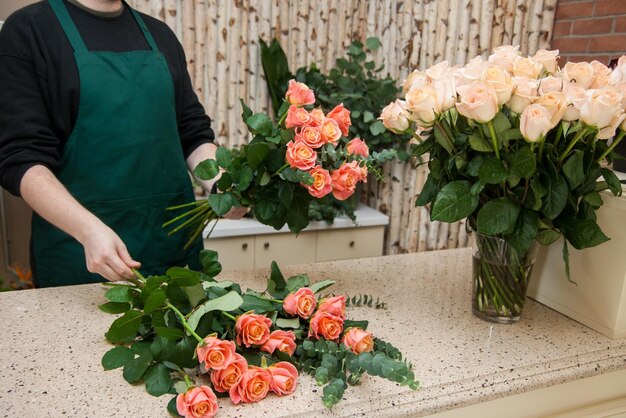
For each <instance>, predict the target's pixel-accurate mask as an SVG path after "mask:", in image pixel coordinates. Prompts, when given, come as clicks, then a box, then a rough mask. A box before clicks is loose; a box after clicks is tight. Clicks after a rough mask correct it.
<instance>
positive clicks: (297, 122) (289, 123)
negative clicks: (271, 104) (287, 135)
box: [285, 105, 311, 129]
mask: <svg viewBox="0 0 626 418" xmlns="http://www.w3.org/2000/svg"><path fill="white" fill-rule="evenodd" d="M310 122H311V115H309V112H307V111H306V109H304V108H302V107H298V106H295V105H291V106H289V110H288V111H287V119H285V127H286V128H287V129H291V128H297V127H299V126H306V125H308V124H309V123H310Z"/></svg>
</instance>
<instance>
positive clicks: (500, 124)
mask: <svg viewBox="0 0 626 418" xmlns="http://www.w3.org/2000/svg"><path fill="white" fill-rule="evenodd" d="M493 127H494V129H495V130H496V135H497V136H498V137H500V136H502V134H503V133H504V132H506V131H508V130H509V129H511V122H510V121H509V118H507V117H506V115H505V114H504V113H502V112H498V114H497V115H496V117H495V118H494V119H493Z"/></svg>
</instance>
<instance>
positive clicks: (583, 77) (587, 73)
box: [563, 62, 593, 89]
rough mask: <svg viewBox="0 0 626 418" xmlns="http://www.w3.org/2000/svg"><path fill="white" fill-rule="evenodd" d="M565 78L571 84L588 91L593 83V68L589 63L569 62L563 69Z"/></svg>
mask: <svg viewBox="0 0 626 418" xmlns="http://www.w3.org/2000/svg"><path fill="white" fill-rule="evenodd" d="M563 78H564V79H565V80H566V82H567V83H569V84H576V85H579V86H581V87H583V88H585V89H588V88H589V87H590V86H591V83H593V67H592V66H591V64H589V63H588V62H577V63H573V62H568V63H567V64H565V67H563Z"/></svg>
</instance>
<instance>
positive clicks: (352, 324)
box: [343, 319, 369, 330]
mask: <svg viewBox="0 0 626 418" xmlns="http://www.w3.org/2000/svg"><path fill="white" fill-rule="evenodd" d="M368 326H369V321H365V320H362V321H353V320H350V319H346V320H345V321H344V322H343V329H344V330H346V329H348V328H361V329H364V330H366V329H367V327H368Z"/></svg>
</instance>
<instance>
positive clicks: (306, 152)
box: [285, 141, 317, 171]
mask: <svg viewBox="0 0 626 418" xmlns="http://www.w3.org/2000/svg"><path fill="white" fill-rule="evenodd" d="M285 159H286V160H287V163H288V164H289V166H290V167H291V168H297V169H299V170H304V171H307V170H310V169H311V168H313V167H314V166H315V162H316V161H317V153H316V152H315V151H313V149H312V148H311V147H309V146H308V145H307V144H306V143H304V142H303V141H295V142H294V141H289V143H288V144H287V154H286V155H285Z"/></svg>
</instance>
